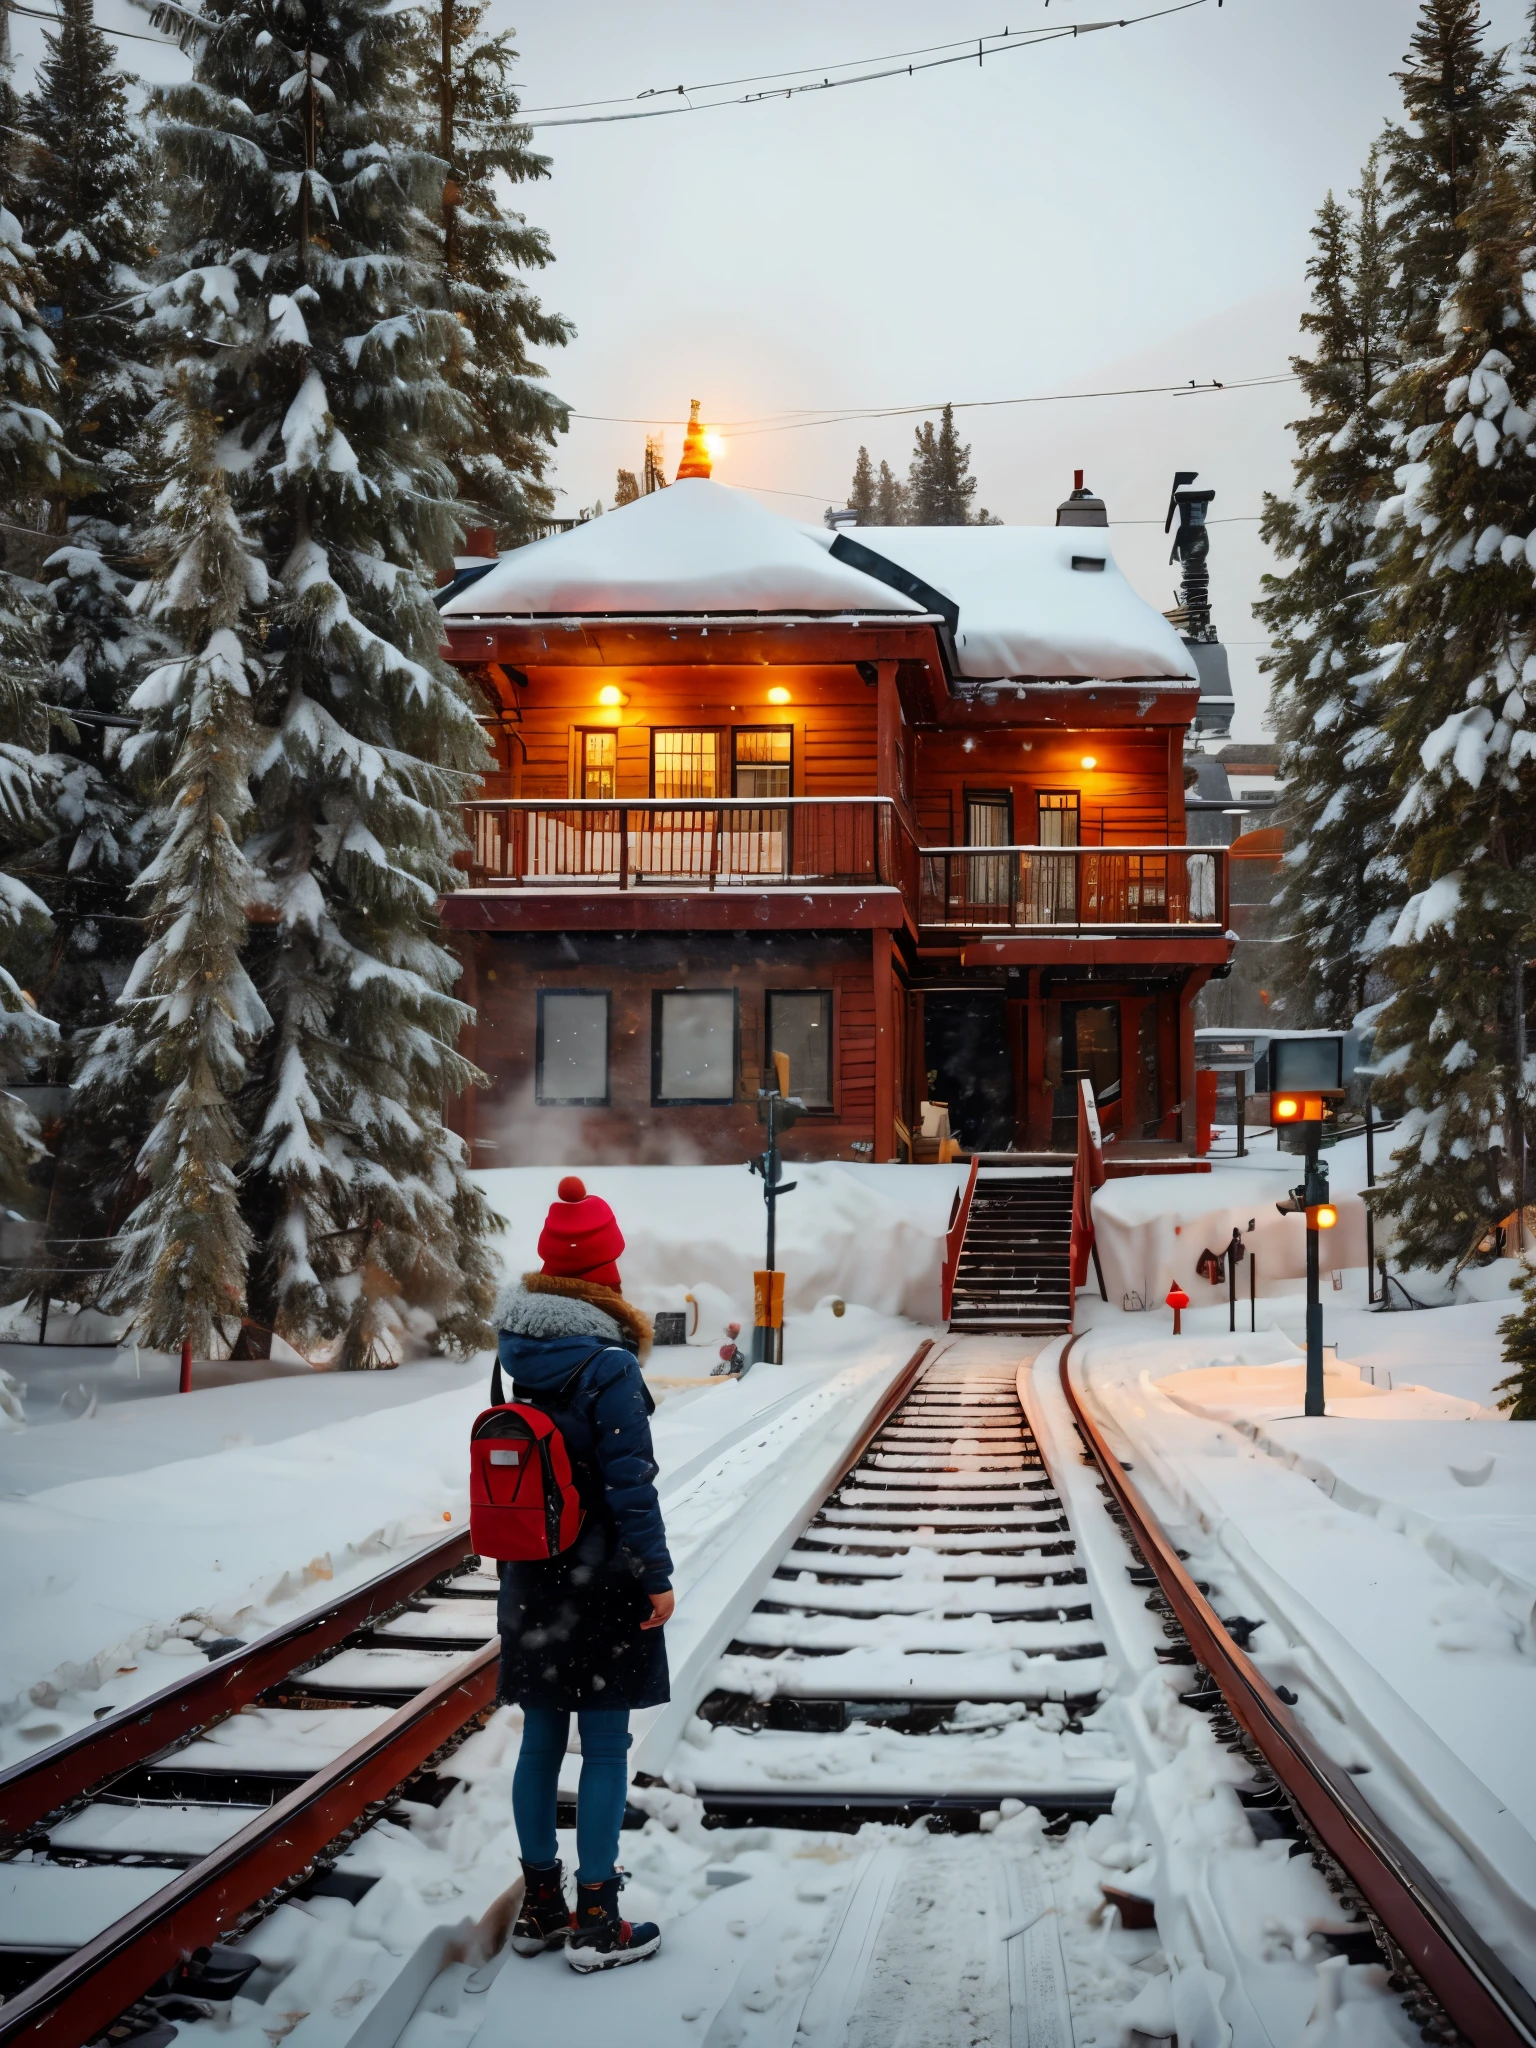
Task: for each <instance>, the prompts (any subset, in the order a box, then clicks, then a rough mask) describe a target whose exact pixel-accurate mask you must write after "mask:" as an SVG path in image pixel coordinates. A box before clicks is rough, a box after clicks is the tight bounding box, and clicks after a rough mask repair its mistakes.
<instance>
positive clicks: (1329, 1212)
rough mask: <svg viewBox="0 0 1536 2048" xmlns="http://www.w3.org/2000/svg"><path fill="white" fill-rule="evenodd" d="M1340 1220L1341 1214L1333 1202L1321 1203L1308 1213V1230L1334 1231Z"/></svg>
mask: <svg viewBox="0 0 1536 2048" xmlns="http://www.w3.org/2000/svg"><path fill="white" fill-rule="evenodd" d="M1338 1220H1339V1212H1338V1210H1337V1209H1335V1207H1334V1206H1333V1204H1332V1202H1319V1203H1317V1205H1316V1206H1315V1207H1314V1208H1311V1209H1309V1210H1308V1211H1307V1228H1308V1230H1332V1228H1333V1226H1334V1225H1335V1223H1337V1222H1338Z"/></svg>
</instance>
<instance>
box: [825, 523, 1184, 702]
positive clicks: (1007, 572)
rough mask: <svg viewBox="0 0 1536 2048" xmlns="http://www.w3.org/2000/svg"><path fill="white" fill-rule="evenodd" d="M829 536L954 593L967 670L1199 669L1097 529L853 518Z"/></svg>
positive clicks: (1128, 673)
mask: <svg viewBox="0 0 1536 2048" xmlns="http://www.w3.org/2000/svg"><path fill="white" fill-rule="evenodd" d="M810 531H812V529H810V528H807V532H810ZM824 538H825V544H826V545H827V546H828V547H829V548H831V549H837V550H838V552H841V551H842V550H841V549H839V548H838V542H839V540H842V541H846V542H849V543H851V544H852V546H851V547H850V548H849V550H848V552H849V554H850V555H853V553H854V550H855V549H858V548H867V549H869V550H870V551H871V552H872V553H874V554H876V555H879V556H882V557H884V559H885V560H887V561H890V562H893V563H895V564H896V566H897V568H898V569H901V570H904V571H905V572H906V573H907V575H908V576H909V577H917V578H919V579H920V580H921V582H922V583H924V584H926V585H928V586H929V587H930V588H931V589H932V590H934V591H936V592H937V593H938V594H939V595H940V596H941V597H943V598H945V599H947V600H948V602H949V604H950V605H952V606H953V607H954V609H955V612H956V613H958V617H957V618H956V619H955V623H954V636H955V652H956V657H957V665H958V667H959V670H960V673H961V675H963V676H973V677H975V678H977V679H978V680H980V679H982V678H986V677H1002V676H1010V677H1013V676H1038V677H1048V678H1057V677H1060V678H1067V677H1073V678H1078V677H1081V678H1085V679H1086V678H1093V679H1095V680H1098V681H1101V682H1130V681H1136V682H1143V681H1148V680H1152V679H1160V678H1177V679H1179V680H1188V681H1191V682H1192V681H1195V680H1196V679H1197V678H1196V671H1195V665H1194V662H1193V661H1192V660H1191V658H1190V655H1189V650H1188V649H1187V648H1186V647H1185V645H1184V642H1183V641H1182V640H1181V639H1180V638H1179V636H1178V634H1177V633H1176V632H1175V631H1174V629H1173V627H1172V626H1171V625H1169V623H1168V621H1167V620H1166V619H1165V618H1164V617H1163V615H1162V613H1161V612H1158V611H1154V610H1153V609H1152V607H1151V605H1149V604H1148V603H1147V602H1146V600H1145V599H1144V598H1141V597H1138V596H1137V595H1136V592H1135V591H1134V590H1132V588H1131V586H1130V584H1129V583H1127V582H1126V580H1125V578H1124V577H1123V576H1122V575H1121V573H1120V570H1119V567H1118V565H1117V564H1116V561H1115V558H1114V555H1113V553H1112V551H1111V549H1110V544H1109V534H1108V532H1107V531H1106V530H1105V529H1104V528H1102V527H1093V528H1089V527H1081V526H848V527H844V528H843V529H842V532H841V534H840V535H833V534H831V533H827V534H825V537H824ZM1074 564H1077V565H1078V566H1075V567H1074ZM1090 564H1091V565H1092V566H1088V565H1090Z"/></svg>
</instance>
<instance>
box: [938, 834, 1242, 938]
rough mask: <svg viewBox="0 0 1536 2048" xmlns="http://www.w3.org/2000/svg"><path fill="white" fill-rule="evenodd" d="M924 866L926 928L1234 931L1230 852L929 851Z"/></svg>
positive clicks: (1105, 849) (1211, 849)
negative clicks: (1230, 917)
mask: <svg viewBox="0 0 1536 2048" xmlns="http://www.w3.org/2000/svg"><path fill="white" fill-rule="evenodd" d="M919 860H920V863H921V873H922V881H921V895H920V902H919V908H918V922H919V924H923V925H952V926H959V927H961V928H963V929H966V930H975V929H978V928H981V927H989V926H993V925H1002V926H1006V927H1009V928H1016V927H1019V926H1026V927H1032V928H1039V927H1041V926H1055V927H1061V926H1065V927H1067V928H1069V929H1078V928H1081V927H1084V926H1099V925H1148V924H1154V925H1211V926H1214V927H1216V928H1217V929H1219V930H1225V929H1226V925H1227V912H1228V902H1227V855H1226V849H1225V848H1224V847H1210V846H1063V847H1054V846H1052V847H1041V846H998V847H987V848H985V849H981V848H977V847H965V846H939V847H926V846H925V847H924V848H923V849H922V851H921V853H920V855H919Z"/></svg>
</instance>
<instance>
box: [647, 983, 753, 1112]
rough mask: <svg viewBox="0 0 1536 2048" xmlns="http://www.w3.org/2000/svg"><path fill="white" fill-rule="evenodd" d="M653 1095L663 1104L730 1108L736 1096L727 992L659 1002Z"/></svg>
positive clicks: (731, 1000) (687, 992)
mask: <svg viewBox="0 0 1536 2048" xmlns="http://www.w3.org/2000/svg"><path fill="white" fill-rule="evenodd" d="M657 1028H658V1030H659V1032H660V1034H661V1046H660V1052H659V1055H658V1058H657V1073H656V1095H657V1098H658V1100H660V1101H663V1102H730V1101H732V1100H733V1099H734V1098H735V1094H736V998H735V996H734V995H733V994H732V993H731V991H730V990H729V989H720V990H713V989H712V990H708V991H695V990H692V989H679V990H676V991H673V992H669V993H667V994H665V995H663V996H662V997H661V1000H660V1003H659V1005H658V1016H657Z"/></svg>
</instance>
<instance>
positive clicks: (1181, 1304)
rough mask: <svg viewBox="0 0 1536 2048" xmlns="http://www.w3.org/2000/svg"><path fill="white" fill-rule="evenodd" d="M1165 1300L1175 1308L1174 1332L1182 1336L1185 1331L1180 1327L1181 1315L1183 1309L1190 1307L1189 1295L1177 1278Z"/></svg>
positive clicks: (1169, 1305)
mask: <svg viewBox="0 0 1536 2048" xmlns="http://www.w3.org/2000/svg"><path fill="white" fill-rule="evenodd" d="M1164 1300H1165V1301H1166V1302H1167V1305H1168V1307H1169V1308H1171V1309H1172V1310H1173V1334H1174V1335H1175V1337H1178V1336H1182V1335H1183V1332H1182V1330H1181V1329H1180V1327H1179V1315H1180V1312H1181V1311H1182V1310H1184V1309H1186V1308H1188V1307H1189V1296H1188V1295H1187V1294H1186V1293H1185V1292H1184V1290H1183V1288H1182V1287H1181V1286H1180V1285H1179V1283H1178V1281H1177V1280H1175V1281H1174V1283H1173V1285H1172V1286H1171V1287H1170V1288H1169V1290H1168V1292H1167V1294H1166V1295H1165V1296H1164Z"/></svg>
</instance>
